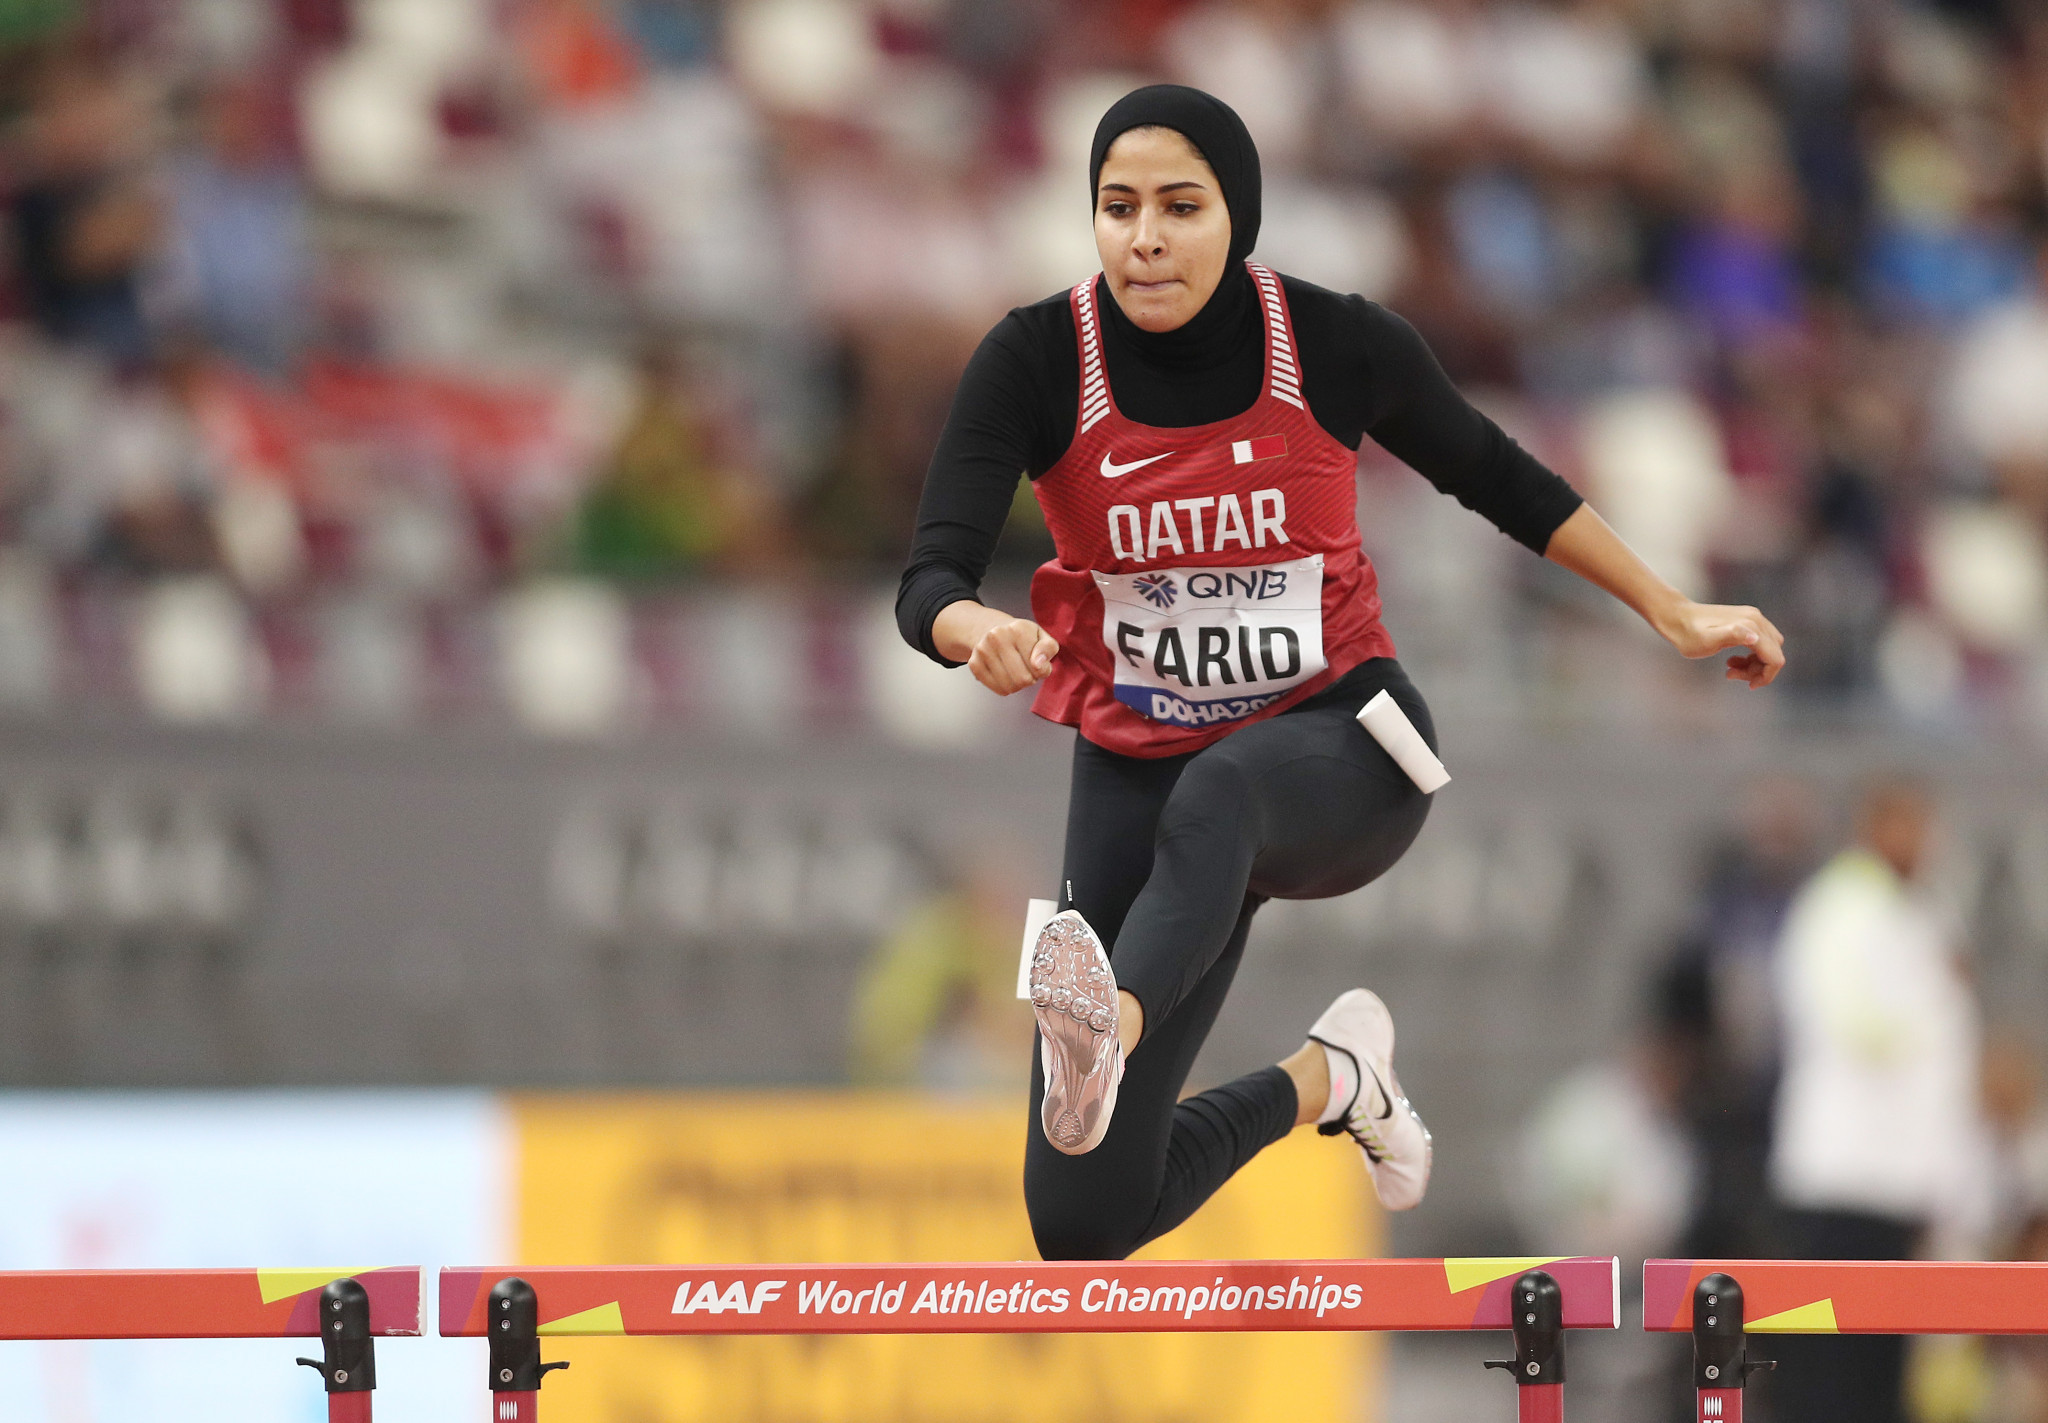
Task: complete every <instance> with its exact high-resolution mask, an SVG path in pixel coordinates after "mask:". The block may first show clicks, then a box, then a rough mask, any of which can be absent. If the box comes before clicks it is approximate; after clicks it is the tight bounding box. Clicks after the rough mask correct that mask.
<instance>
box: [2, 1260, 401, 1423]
mask: <svg viewBox="0 0 2048 1423" xmlns="http://www.w3.org/2000/svg"><path fill="white" fill-rule="evenodd" d="M424 1274H425V1271H424V1270H422V1269H421V1268H420V1267H419V1266H405V1267H398V1268H391V1269H378V1270H359V1271H356V1272H355V1273H353V1274H344V1273H342V1272H340V1271H336V1270H14V1271H0V1339H310V1338H313V1337H315V1336H316V1335H317V1336H318V1337H319V1339H320V1342H321V1352H322V1357H321V1358H318V1359H300V1360H298V1362H299V1363H301V1364H303V1365H305V1366H306V1367H308V1368H313V1369H318V1370H319V1371H320V1378H321V1381H322V1383H323V1384H325V1386H326V1389H327V1420H328V1423H370V1399H371V1394H372V1391H373V1390H374V1389H375V1388H376V1387H377V1355H376V1344H375V1340H376V1339H378V1338H380V1337H417V1336H418V1335H419V1333H420V1331H421V1314H420V1310H421V1304H422V1293H423V1292H422V1287H421V1282H422V1278H423V1276H424Z"/></svg>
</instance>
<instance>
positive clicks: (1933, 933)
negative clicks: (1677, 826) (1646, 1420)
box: [1771, 778, 1985, 1423]
mask: <svg viewBox="0 0 2048 1423" xmlns="http://www.w3.org/2000/svg"><path fill="white" fill-rule="evenodd" d="M1934 827H1935V812H1934V805H1933V802H1932V800H1931V798H1930V796H1929V794H1928V792H1927V790H1926V788H1925V787H1923V786H1921V785H1919V784H1917V783H1915V782H1912V781H1908V780H1904V779H1898V778H1893V779H1886V780H1883V781H1879V782H1877V783H1876V784H1874V785H1872V786H1871V787H1870V788H1869V789H1868V790H1867V791H1866V792H1865V793H1864V796H1863V799H1862V803H1861V805H1860V806H1859V808H1858V814H1857V827H1856V840H1855V843H1854V844H1852V845H1851V846H1850V847H1849V848H1848V849H1846V850H1844V851H1842V852H1841V853H1840V854H1839V855H1837V856H1836V857H1835V858H1834V859H1833V860H1831V861H1830V862H1829V863H1828V864H1827V865H1825V866H1823V867H1822V868H1821V870H1820V871H1819V873H1817V874H1816V875H1814V877H1813V878H1812V879H1811V880H1809V881H1808V882H1807V883H1806V885H1805V887H1804V888H1803V889H1801V890H1800V892H1799V894H1798V896H1797V897H1796V898H1795V899H1794V901H1793V904H1792V908H1791V911H1790V913H1789V915H1788V916H1787V919H1786V924H1785V932H1784V938H1783V940H1782V941H1781V943H1780V946H1779V956H1778V989H1779V995H1780V1012H1781V1015H1782V1021H1783V1024H1784V1034H1785V1040H1784V1064H1785V1065H1784V1075H1783V1077H1782V1079H1781V1080H1780V1084H1779V1088H1778V1100H1777V1113H1776V1117H1777V1121H1776V1130H1775V1133H1774V1145H1773V1150H1772V1157H1771V1186H1772V1190H1773V1194H1774V1195H1775V1196H1776V1198H1777V1202H1778V1204H1779V1206H1780V1208H1781V1211H1782V1216H1781V1231H1782V1235H1781V1246H1782V1249H1783V1253H1784V1254H1786V1255H1787V1256H1790V1257H1793V1258H1799V1259H1814V1260H1856V1259H1862V1260H1897V1259H1906V1258H1910V1257H1912V1256H1914V1255H1916V1254H1919V1253H1922V1251H1923V1250H1925V1249H1926V1248H1927V1246H1928V1245H1929V1244H1930V1242H1933V1241H1938V1242H1940V1243H1942V1244H1949V1243H1950V1242H1952V1241H1954V1240H1955V1238H1956V1230H1957V1225H1958V1222H1959V1220H1960V1219H1961V1218H1963V1217H1966V1216H1968V1215H1970V1214H1972V1213H1973V1212H1974V1206H1975V1204H1976V1201H1975V1197H1976V1196H1978V1195H1979V1194H1980V1193H1979V1192H1978V1191H1976V1190H1975V1189H1974V1185H1975V1183H1973V1181H1972V1179H1971V1178H1972V1176H1973V1175H1975V1174H1976V1167H1977V1166H1978V1165H1979V1164H1981V1163H1982V1161H1983V1160H1984V1155H1983V1149H1982V1148H1983V1143H1984V1138H1985V1129H1984V1124H1983V1120H1982V1110H1981V1107H1980V1104H1979V1092H1978V1063H1979V1055H1980V1050H1981V1049H1980V1041H1979V1039H1980V1025H1979V1015H1978V1009H1977V1004H1976V1000H1975V996H1974V994H1973V993H1972V991H1971V988H1970V985H1969V983H1968V981H1967V980H1966V978H1965V976H1964V973H1963V971H1962V968H1961V965H1960V964H1959V962H1958V958H1957V952H1958V949H1959V947H1960V943H1959V935H1958V933H1957V932H1956V930H1955V928H1954V926H1953V925H1952V924H1951V923H1950V921H1949V919H1948V917H1947V916H1946V915H1945V914H1944V913H1943V912H1942V911H1941V910H1940V908H1939V907H1938V906H1937V905H1936V903H1935V902H1934V901H1933V899H1932V897H1931V896H1930V894H1929V893H1928V892H1927V889H1926V887H1925V885H1924V883H1923V876H1924V871H1925V869H1926V867H1927V864H1928V861H1929V859H1930V853H1929V851H1930V847H1931V844H1932V841H1933V837H1934ZM1779 1358H1780V1359H1781V1361H1782V1362H1783V1365H1784V1367H1782V1368H1781V1369H1780V1370H1779V1373H1778V1377H1777V1378H1775V1379H1774V1380H1773V1381H1772V1385H1771V1388H1772V1393H1773V1395H1774V1398H1775V1400H1776V1408H1775V1412H1776V1413H1777V1416H1779V1417H1781V1418H1784V1419H1796V1420H1798V1423H1832V1420H1836V1419H1840V1420H1844V1423H1847V1420H1851V1419H1853V1420H1855V1423H1903V1419H1904V1416H1905V1415H1904V1412H1903V1403H1902V1397H1901V1395H1902V1389H1903V1382H1904V1366H1905V1340H1904V1338H1903V1337H1902V1336H1896V1335H1849V1336H1818V1335H1788V1336H1786V1338H1785V1339H1784V1340H1782V1341H1781V1342H1780V1347H1779Z"/></svg>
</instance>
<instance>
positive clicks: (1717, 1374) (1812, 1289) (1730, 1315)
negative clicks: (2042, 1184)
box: [1643, 1260, 2048, 1423]
mask: <svg viewBox="0 0 2048 1423" xmlns="http://www.w3.org/2000/svg"><path fill="white" fill-rule="evenodd" d="M1643 1328H1645V1329H1648V1330H1653V1331H1661V1332H1665V1333H1673V1332H1681V1331H1690V1332H1691V1334H1692V1337H1693V1388H1694V1391H1695V1393H1696V1394H1697V1396H1698V1410H1697V1412H1696V1414H1695V1417H1696V1418H1697V1419H1699V1420H1700V1423H1741V1420H1742V1386H1743V1383H1744V1381H1745V1380H1746V1379H1747V1378H1748V1376H1749V1375H1750V1374H1751V1373H1753V1372H1755V1371H1756V1370H1757V1369H1759V1368H1770V1367H1772V1366H1771V1365H1770V1364H1768V1363H1762V1364H1759V1363H1752V1362H1751V1361H1750V1360H1749V1358H1748V1351H1747V1346H1746V1344H1745V1342H1744V1340H1745V1337H1746V1336H1747V1335H1750V1334H2048V1264H2035V1263H2027V1262H2003V1261H2001V1262H1996V1263H1980V1262H1975V1261H1970V1262H1953V1261H1942V1260H1646V1261H1644V1262H1643Z"/></svg>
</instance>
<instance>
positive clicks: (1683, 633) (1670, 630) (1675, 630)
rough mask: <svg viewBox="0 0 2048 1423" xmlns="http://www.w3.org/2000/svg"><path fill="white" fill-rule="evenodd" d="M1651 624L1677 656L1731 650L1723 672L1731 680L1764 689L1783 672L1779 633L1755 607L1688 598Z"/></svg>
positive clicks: (1782, 651)
mask: <svg viewBox="0 0 2048 1423" xmlns="http://www.w3.org/2000/svg"><path fill="white" fill-rule="evenodd" d="M1656 626H1657V631H1658V632H1660V633H1662V634H1663V635H1664V640H1665V641H1666V642H1669V643H1670V644H1671V645H1672V646H1673V647H1675V648H1677V649H1678V651H1679V653H1680V655H1681V656H1685V657H1695V658H1697V657H1712V656H1713V655H1714V654H1715V653H1717V652H1726V651H1728V650H1730V649H1731V648H1732V649H1735V655H1734V656H1733V657H1731V658H1729V659H1728V670H1727V672H1726V674H1725V675H1726V677H1727V678H1728V680H1729V681H1731V682H1747V683H1749V685H1750V686H1752V687H1768V686H1769V685H1770V684H1771V682H1772V681H1773V680H1774V679H1775V678H1776V677H1777V675H1778V673H1779V672H1780V671H1782V670H1784V666H1785V638H1784V635H1783V634H1782V633H1780V632H1779V631H1778V629H1777V628H1776V627H1774V626H1772V624H1771V620H1770V619H1769V618H1767V617H1765V616H1764V615H1763V614H1762V613H1760V612H1758V611H1757V610H1756V609H1755V608H1745V607H1738V606H1736V605H1734V604H1729V603H1695V602H1693V601H1692V600H1691V599H1689V598H1688V599H1685V600H1683V601H1681V602H1679V603H1678V604H1676V605H1675V606H1674V607H1673V608H1672V609H1671V611H1670V612H1668V613H1666V614H1665V615H1664V616H1663V617H1661V618H1659V619H1658V620H1657V624H1656Z"/></svg>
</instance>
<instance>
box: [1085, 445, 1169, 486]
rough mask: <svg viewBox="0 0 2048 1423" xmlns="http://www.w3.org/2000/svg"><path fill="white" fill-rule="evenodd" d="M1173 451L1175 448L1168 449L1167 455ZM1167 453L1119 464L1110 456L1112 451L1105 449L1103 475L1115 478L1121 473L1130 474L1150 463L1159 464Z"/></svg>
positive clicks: (1103, 453)
mask: <svg viewBox="0 0 2048 1423" xmlns="http://www.w3.org/2000/svg"><path fill="white" fill-rule="evenodd" d="M1173 453H1175V452H1174V451H1173V450H1168V451H1167V452H1166V455H1170V454H1173ZM1166 455H1154V456H1152V458H1151V459H1148V460H1132V461H1131V462H1130V463H1129V464H1118V463H1117V462H1116V461H1115V460H1113V459H1111V458H1110V457H1109V456H1110V451H1108V450H1104V451H1103V452H1102V477H1103V478H1104V479H1115V478H1117V477H1118V476H1119V475H1125V474H1129V473H1130V472H1131V471H1132V470H1134V469H1143V468H1144V467H1145V466H1146V465H1148V464H1157V463H1159V461H1161V460H1163V459H1165V458H1166Z"/></svg>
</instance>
